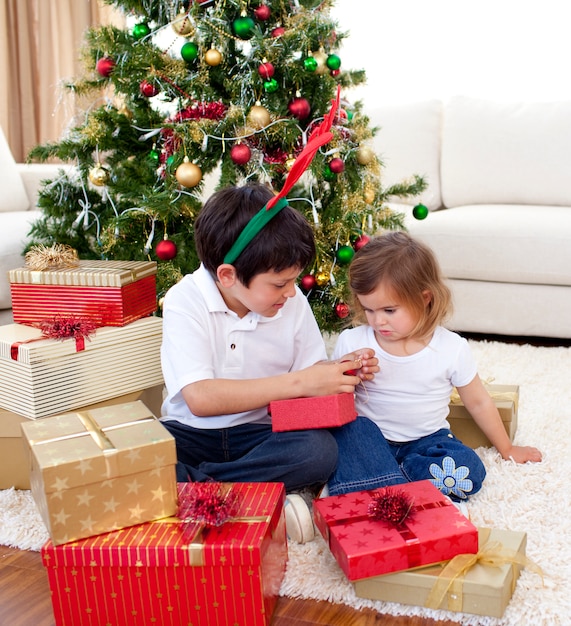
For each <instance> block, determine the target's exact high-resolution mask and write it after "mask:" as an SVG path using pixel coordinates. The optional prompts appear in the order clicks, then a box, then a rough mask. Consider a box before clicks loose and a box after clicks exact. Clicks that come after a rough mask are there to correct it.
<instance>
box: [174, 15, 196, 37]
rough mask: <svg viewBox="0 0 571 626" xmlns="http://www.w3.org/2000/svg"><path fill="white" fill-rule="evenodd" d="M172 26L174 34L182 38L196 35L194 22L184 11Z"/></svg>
mask: <svg viewBox="0 0 571 626" xmlns="http://www.w3.org/2000/svg"><path fill="white" fill-rule="evenodd" d="M171 26H172V29H173V30H174V32H175V33H176V34H177V35H180V36H181V37H186V36H187V35H193V34H194V27H193V25H192V22H191V21H190V19H189V17H188V14H186V13H185V12H184V11H183V12H182V14H181V15H180V16H179V17H177V18H176V19H175V20H174V22H172V24H171Z"/></svg>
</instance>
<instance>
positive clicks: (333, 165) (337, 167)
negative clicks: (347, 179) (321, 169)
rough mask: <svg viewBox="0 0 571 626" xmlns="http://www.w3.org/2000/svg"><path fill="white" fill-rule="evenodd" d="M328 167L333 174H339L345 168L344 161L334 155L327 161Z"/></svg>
mask: <svg viewBox="0 0 571 626" xmlns="http://www.w3.org/2000/svg"><path fill="white" fill-rule="evenodd" d="M329 169H330V170H331V171H332V172H333V173H334V174H341V172H342V171H343V170H344V169H345V161H343V159H341V158H339V157H335V158H333V159H331V161H329Z"/></svg>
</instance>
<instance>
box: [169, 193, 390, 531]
mask: <svg viewBox="0 0 571 626" xmlns="http://www.w3.org/2000/svg"><path fill="white" fill-rule="evenodd" d="M273 197H274V196H273V194H272V192H271V191H270V190H268V189H267V188H266V187H264V186H262V185H247V186H244V187H230V188H227V189H223V190H221V191H219V192H217V193H215V194H214V195H213V196H212V197H211V198H210V199H209V200H208V201H207V202H206V204H205V205H204V207H203V209H202V211H201V212H200V214H199V215H198V217H197V219H196V223H195V244H196V249H197V253H198V256H199V259H200V260H201V266H200V267H199V269H197V270H196V271H195V272H194V273H192V274H189V275H187V276H185V277H184V278H183V279H182V280H181V281H180V282H179V283H178V284H176V285H174V286H173V287H172V288H171V289H170V290H169V292H168V293H167V295H166V296H165V299H164V305H163V344H162V349H161V359H162V367H163V373H164V378H165V384H166V387H167V392H168V395H167V398H166V399H165V401H164V403H163V407H162V415H163V417H162V420H163V424H164V425H165V427H166V428H167V429H168V430H169V431H170V432H171V433H172V435H173V436H174V437H175V439H176V445H177V455H178V465H177V480H178V481H187V480H191V481H205V480H210V479H213V480H216V481H226V482H283V483H284V484H285V487H286V492H287V493H288V494H290V493H291V492H293V491H300V490H303V489H304V488H309V489H310V490H312V491H313V492H314V493H316V492H317V491H318V489H319V488H320V487H321V486H323V485H324V484H325V483H327V481H328V479H329V478H330V476H331V475H332V474H333V472H334V471H335V469H336V467H337V461H338V444H337V441H336V438H335V436H334V435H333V434H332V432H330V431H328V430H326V429H320V430H305V431H291V432H279V433H274V432H272V427H271V418H270V416H269V415H268V405H269V403H270V401H272V400H281V399H287V398H296V397H302V396H305V397H308V396H319V395H328V394H336V393H344V392H353V390H354V387H355V385H357V384H359V383H360V382H361V380H370V379H371V378H372V376H373V373H374V372H375V371H376V369H375V365H376V360H375V359H374V358H372V357H373V354H372V351H369V350H367V349H364V350H359V351H356V352H355V353H352V354H351V355H348V357H346V358H348V359H350V360H349V361H348V362H343V363H333V362H327V361H326V358H327V355H326V350H325V346H324V342H323V339H322V336H321V332H320V330H319V328H318V326H317V323H316V321H315V318H314V317H313V313H312V312H311V308H310V306H309V304H308V302H307V299H306V298H305V297H304V296H303V294H302V293H301V292H300V290H299V288H298V287H297V286H296V279H297V277H298V276H299V274H300V272H301V271H302V270H303V269H304V268H305V267H306V266H307V265H308V264H309V263H310V262H311V261H312V259H313V257H314V255H315V242H314V237H313V231H312V228H311V226H310V225H309V223H308V222H307V220H306V219H305V218H304V217H303V216H302V215H301V214H300V213H298V212H297V211H295V210H294V209H292V208H291V207H290V206H289V205H287V201H286V200H285V199H284V200H282V201H280V203H278V204H277V205H276V206H275V207H274V208H273V209H272V211H273V215H272V217H271V218H270V219H265V218H267V217H268V216H269V214H268V215H266V214H265V213H264V211H263V210H262V209H265V208H266V205H267V204H268V202H270V200H271V199H272V198H273ZM258 218H262V219H264V223H263V224H262V225H260V224H259V223H257V222H256V220H257V219H258ZM256 224H257V225H256ZM244 238H245V239H244ZM244 242H245V243H244ZM359 368H360V370H359V376H354V375H346V374H345V372H346V371H347V370H350V369H359ZM377 369H378V368H377ZM364 421H367V422H368V420H364ZM352 424H354V423H352ZM348 426H351V424H349V425H348ZM345 428H346V427H342V428H339V429H335V430H336V431H343V430H344V429H345ZM353 428H354V427H353ZM341 445H345V444H339V447H341ZM348 455H349V453H348ZM351 478H352V476H351ZM375 486H376V485H375ZM288 499H289V502H288V504H290V505H295V506H292V507H291V508H292V509H296V510H295V515H293V513H294V511H289V517H288V515H286V519H287V520H288V533H289V535H290V537H292V536H294V537H295V536H297V538H298V539H299V535H300V530H299V528H298V529H297V531H294V530H292V528H290V526H291V525H292V524H295V520H294V519H293V518H295V519H297V520H298V521H299V520H300V519H301V523H302V525H303V523H304V520H305V522H307V523H306V524H305V525H306V526H309V525H311V515H310V513H309V510H308V508H307V506H306V505H305V504H304V501H303V500H302V499H301V498H300V497H299V495H298V496H297V498H293V497H290V496H288ZM304 507H305V509H304ZM286 513H288V509H287V508H286ZM308 520H309V521H308ZM306 531H307V533H308V534H309V536H308V535H307V534H306V536H305V537H303V538H302V540H303V539H305V540H308V539H311V538H313V526H312V525H311V528H310V529H309V528H307V529H306Z"/></svg>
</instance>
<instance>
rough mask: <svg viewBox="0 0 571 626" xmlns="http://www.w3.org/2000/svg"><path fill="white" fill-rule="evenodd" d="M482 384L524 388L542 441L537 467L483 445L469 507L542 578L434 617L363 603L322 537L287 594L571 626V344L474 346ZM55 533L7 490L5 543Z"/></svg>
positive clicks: (525, 406) (302, 554) (526, 577)
mask: <svg viewBox="0 0 571 626" xmlns="http://www.w3.org/2000/svg"><path fill="white" fill-rule="evenodd" d="M470 344H471V346H472V348H473V351H474V354H475V356H476V359H477V361H478V364H479V368H480V376H481V377H482V378H483V379H491V378H493V379H494V383H498V384H517V385H520V404H519V415H518V431H517V434H516V439H515V442H516V443H519V444H523V445H535V446H537V447H538V448H540V449H541V451H542V452H543V455H544V460H543V462H542V463H540V464H536V465H531V464H529V465H524V466H522V465H519V466H518V465H515V464H514V463H512V462H510V461H503V460H502V459H501V458H500V457H499V456H498V455H497V453H495V451H493V450H488V449H483V448H482V449H480V450H479V453H480V454H481V457H482V459H483V461H484V463H485V465H486V467H487V470H488V476H487V479H486V482H485V484H484V487H483V489H482V491H481V492H480V493H478V494H477V495H475V496H474V497H473V498H472V500H470V502H469V504H468V508H469V513H470V517H471V519H472V521H473V523H474V524H476V525H477V526H490V527H495V528H501V529H510V530H516V531H525V532H526V533H527V539H528V544H527V556H528V557H530V558H531V559H532V560H533V561H535V562H536V563H537V564H538V565H539V566H540V567H541V568H542V570H543V573H544V576H545V578H544V582H545V584H544V586H543V585H542V582H541V579H540V578H539V576H537V575H536V574H533V573H532V572H530V571H526V570H523V571H522V573H521V576H520V578H519V580H518V583H517V587H516V590H515V592H514V595H513V598H512V601H511V603H510V604H509V606H508V608H507V609H506V612H505V614H504V617H503V618H501V619H499V618H488V617H481V616H474V615H467V614H460V613H451V612H448V611H433V610H428V609H423V608H420V607H410V606H404V605H400V604H394V603H387V602H374V601H371V600H365V599H360V598H357V597H356V596H355V594H354V592H353V588H352V586H351V584H350V583H349V582H348V581H347V579H346V578H345V576H344V574H343V572H342V571H341V569H340V568H339V566H338V565H337V562H336V561H335V559H334V558H333V557H332V556H331V553H330V552H329V550H328V548H327V546H326V545H325V543H324V541H323V540H322V539H321V538H320V537H318V538H317V539H316V540H315V541H313V542H311V543H309V544H306V545H302V546H300V545H291V546H290V549H289V561H288V567H287V572H286V577H285V580H284V582H283V585H282V588H281V595H283V596H290V597H295V598H311V599H315V600H329V601H331V602H335V603H340V604H347V605H349V606H352V607H354V608H357V609H358V608H364V607H369V608H372V609H375V610H377V611H378V612H379V613H383V614H389V615H417V616H422V617H431V618H434V619H447V620H452V621H456V622H458V623H459V624H464V625H466V626H521V625H523V624H525V625H528V624H529V625H532V624H533V626H559V625H561V626H566V625H567V624H571V541H570V539H569V537H570V536H571V489H570V488H569V486H568V485H567V478H568V477H570V476H571V454H570V452H569V450H570V446H571V384H570V382H569V381H570V380H571V348H538V347H534V346H530V345H525V346H518V345H515V344H502V343H497V342H476V341H470ZM46 539H47V532H46V529H45V527H44V526H43V523H42V522H41V519H40V517H39V514H38V513H37V510H36V508H35V504H34V502H33V500H32V498H31V495H30V492H28V491H14V490H12V489H8V490H4V491H0V544H3V545H8V546H14V547H19V548H23V549H30V550H39V549H40V547H41V545H42V544H43V543H44V541H45V540H46Z"/></svg>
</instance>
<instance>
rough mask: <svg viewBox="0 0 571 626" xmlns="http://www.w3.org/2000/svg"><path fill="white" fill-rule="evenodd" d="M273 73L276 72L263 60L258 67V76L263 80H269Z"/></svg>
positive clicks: (270, 64)
mask: <svg viewBox="0 0 571 626" xmlns="http://www.w3.org/2000/svg"><path fill="white" fill-rule="evenodd" d="M275 71H276V70H275V68H274V66H273V65H272V63H269V62H268V61H266V60H265V59H264V60H263V61H262V63H260V65H259V66H258V74H259V75H260V76H261V77H262V78H263V79H264V80H270V78H271V77H272V76H273V75H274V73H275Z"/></svg>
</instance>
